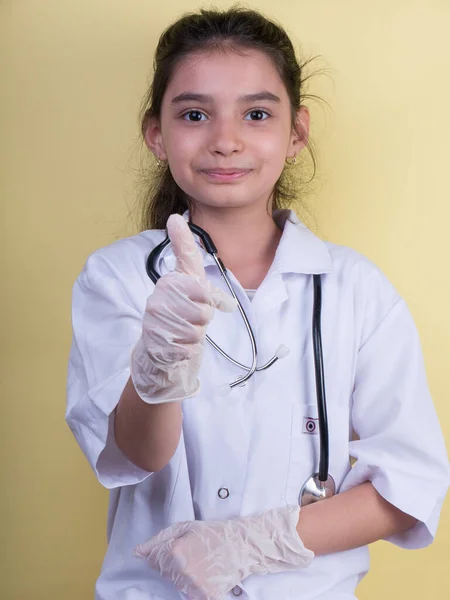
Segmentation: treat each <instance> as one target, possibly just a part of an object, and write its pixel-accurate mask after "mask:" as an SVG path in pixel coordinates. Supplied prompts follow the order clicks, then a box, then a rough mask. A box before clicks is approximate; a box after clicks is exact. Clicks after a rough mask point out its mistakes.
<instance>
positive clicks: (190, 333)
mask: <svg viewBox="0 0 450 600" xmlns="http://www.w3.org/2000/svg"><path fill="white" fill-rule="evenodd" d="M167 232H168V235H169V238H170V240H171V245H172V250H173V252H174V253H175V258H176V267H175V270H174V271H171V272H170V273H167V274H165V275H163V277H161V278H160V279H159V280H158V281H157V283H156V285H155V290H154V292H153V293H152V294H150V296H149V297H148V299H147V304H146V307H145V314H144V319H143V324H142V334H141V337H140V338H139V341H138V343H137V344H136V346H135V348H134V349H133V352H132V353H131V379H132V381H133V384H134V387H135V389H136V391H137V393H138V394H139V396H140V397H141V399H142V400H143V401H144V402H146V403H148V404H160V403H164V402H173V401H177V400H184V399H185V398H189V397H190V396H194V395H195V394H196V392H197V391H198V388H199V385H200V384H199V381H198V372H199V370H200V366H201V364H202V360H203V348H204V346H205V336H206V328H207V326H208V324H209V322H210V321H211V319H212V318H213V316H214V310H215V309H219V310H225V311H226V312H231V311H233V310H235V309H236V301H235V300H234V298H233V297H232V296H231V295H229V294H227V293H225V292H224V291H223V290H221V289H215V288H214V287H213V286H212V285H211V282H210V281H208V280H207V278H206V274H205V268H204V266H203V260H202V256H201V254H200V250H199V248H198V246H197V244H196V242H195V240H194V237H193V236H192V233H191V231H190V229H189V227H188V225H187V223H186V221H185V220H184V219H183V217H182V216H181V215H171V216H170V217H169V219H168V221H167Z"/></svg>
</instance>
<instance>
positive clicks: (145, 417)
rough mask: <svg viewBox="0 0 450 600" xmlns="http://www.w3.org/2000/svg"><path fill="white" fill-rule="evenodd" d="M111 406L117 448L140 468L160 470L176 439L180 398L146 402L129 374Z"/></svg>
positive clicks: (176, 443)
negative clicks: (157, 402)
mask: <svg viewBox="0 0 450 600" xmlns="http://www.w3.org/2000/svg"><path fill="white" fill-rule="evenodd" d="M115 410H116V415H115V422H114V425H115V427H114V435H115V438H116V443H117V446H118V447H119V448H120V450H121V451H122V452H123V453H124V454H125V456H126V457H127V458H128V459H129V460H130V461H131V462H133V463H134V464H135V465H136V466H138V467H140V468H141V469H145V470H146V471H150V472H154V471H159V470H161V469H162V468H163V467H164V466H165V465H166V464H167V463H168V462H169V461H170V459H171V458H172V456H173V455H174V453H175V450H176V449H177V446H178V442H179V440H180V434H181V421H182V412H181V402H164V403H161V404H147V403H145V402H143V401H142V399H141V398H140V397H139V396H138V394H137V392H136V389H135V387H134V385H133V382H132V380H131V377H130V378H129V379H128V381H127V384H126V386H125V388H124V390H123V392H122V395H121V397H120V400H119V404H118V405H117V407H116V409H115Z"/></svg>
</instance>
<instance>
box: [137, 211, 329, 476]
mask: <svg viewBox="0 0 450 600" xmlns="http://www.w3.org/2000/svg"><path fill="white" fill-rule="evenodd" d="M188 225H189V228H190V229H191V231H192V232H193V233H195V234H196V235H198V236H199V238H200V239H201V241H202V243H203V245H204V248H205V250H206V252H208V254H211V256H212V257H213V258H214V261H215V263H216V265H217V267H218V269H219V271H220V273H221V275H222V276H223V278H224V280H225V282H226V284H227V287H228V289H229V290H230V293H231V294H232V296H233V298H234V299H235V300H236V302H237V305H238V309H239V312H240V314H241V316H242V319H243V321H244V323H245V326H246V329H247V332H248V334H249V338H250V341H251V344H252V356H253V360H252V366H251V367H250V368H249V367H246V366H245V365H242V364H241V363H239V362H238V361H236V360H234V359H233V358H232V357H230V356H228V354H226V353H225V352H224V351H223V350H222V349H221V348H220V347H219V346H218V345H217V344H216V343H215V342H214V341H213V340H212V339H211V338H210V337H209V336H206V340H207V341H208V342H209V343H210V344H211V345H212V346H213V347H214V348H215V349H216V350H217V351H218V352H219V353H220V354H221V355H222V356H224V357H225V358H227V359H228V360H229V361H231V362H232V363H233V364H235V365H236V366H238V367H240V368H242V369H244V370H246V371H247V373H246V375H244V376H243V377H240V378H238V379H237V380H236V381H234V382H233V383H230V387H235V386H236V385H241V384H242V383H244V382H245V381H247V379H249V378H250V377H251V376H252V375H253V374H254V373H255V371H262V370H264V369H267V368H268V367H269V366H271V365H272V364H273V363H274V362H276V360H278V358H277V357H274V358H272V359H271V360H270V361H269V362H268V363H267V364H265V365H263V366H262V367H257V366H256V365H257V347H256V342H255V336H254V334H253V331H252V329H251V326H250V323H249V321H248V319H247V316H246V314H245V311H244V309H243V308H242V305H241V303H240V301H239V298H238V297H237V296H236V294H235V292H234V290H233V287H232V285H231V283H230V281H229V279H228V276H227V270H226V268H225V265H224V264H223V262H222V260H221V259H220V258H219V257H218V256H217V248H216V246H215V245H214V243H213V241H212V239H211V237H210V236H209V234H208V233H207V232H206V231H204V230H203V229H202V228H201V227H199V226H198V225H194V224H193V223H188ZM169 243H170V238H169V237H168V236H167V237H166V238H165V240H164V241H163V242H161V243H160V244H158V245H157V246H155V248H153V250H152V251H151V252H150V254H149V255H148V258H147V260H146V265H145V267H146V271H147V275H148V276H149V278H150V279H151V280H152V282H153V283H154V284H156V282H157V281H158V279H159V278H160V275H159V273H158V272H157V271H156V269H155V267H154V265H155V264H156V260H157V258H158V256H159V255H160V253H161V252H162V251H163V250H164V248H165V247H166V246H168V244H169ZM313 292H314V305H313V318H312V337H313V347H314V372H315V381H316V395H317V413H318V422H319V439H320V456H319V472H318V474H317V475H318V479H319V482H321V483H324V482H326V481H327V480H328V469H329V435H328V416H327V404H326V395H325V375H324V365H323V349H322V334H321V313H322V282H321V277H320V275H319V274H313Z"/></svg>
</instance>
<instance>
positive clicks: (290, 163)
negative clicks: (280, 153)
mask: <svg viewBox="0 0 450 600" xmlns="http://www.w3.org/2000/svg"><path fill="white" fill-rule="evenodd" d="M296 162H297V157H296V156H294V158H293V159H292V160H289V157H287V158H286V160H285V163H286V164H287V165H295V164H296Z"/></svg>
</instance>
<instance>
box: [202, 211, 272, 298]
mask: <svg viewBox="0 0 450 600" xmlns="http://www.w3.org/2000/svg"><path fill="white" fill-rule="evenodd" d="M191 219H192V222H193V223H195V224H196V225H198V226H199V227H201V228H202V229H204V230H205V231H206V232H207V233H208V234H209V235H210V236H211V238H212V240H213V242H214V244H215V246H216V248H217V252H218V256H220V258H221V259H222V261H223V263H224V264H225V266H226V268H227V269H229V270H230V271H231V272H232V273H233V275H234V276H235V277H236V278H237V279H238V281H239V282H240V284H241V285H242V287H244V288H246V289H257V288H258V287H259V285H260V283H261V282H262V281H263V279H264V277H265V276H266V275H267V272H268V270H269V268H270V266H271V264H272V262H273V259H274V257H275V252H276V249H277V247H278V243H279V241H280V238H281V234H282V231H281V230H280V229H279V228H278V227H277V225H276V224H275V222H274V220H273V218H272V214H271V211H267V210H266V209H265V207H264V210H261V208H259V207H258V208H257V207H254V206H246V207H239V208H236V209H233V208H223V209H221V208H216V207H207V206H206V207H205V206H204V205H203V206H202V205H200V206H199V205H197V206H196V207H195V209H193V210H192V213H191Z"/></svg>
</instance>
